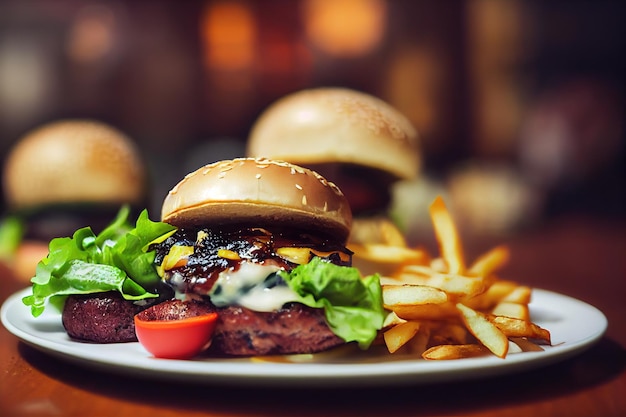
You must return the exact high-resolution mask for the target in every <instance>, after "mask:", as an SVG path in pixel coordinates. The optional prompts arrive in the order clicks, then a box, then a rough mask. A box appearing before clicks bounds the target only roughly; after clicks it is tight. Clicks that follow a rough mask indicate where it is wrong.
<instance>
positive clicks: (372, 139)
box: [247, 88, 420, 181]
mask: <svg viewBox="0 0 626 417" xmlns="http://www.w3.org/2000/svg"><path fill="white" fill-rule="evenodd" d="M247 155H248V156H252V157H267V158H273V159H281V160H285V161H289V162H292V163H296V164H299V165H303V166H307V167H309V166H311V165H315V164H327V163H343V164H355V165H360V166H364V167H368V168H373V169H376V170H381V171H384V172H386V173H388V174H390V175H392V176H393V177H395V178H397V179H411V178H413V177H415V176H416V175H417V173H418V171H419V168H420V153H419V147H418V136H417V132H416V130H415V128H414V127H413V126H412V124H411V122H410V121H409V120H408V119H407V118H406V117H405V116H404V115H402V114H401V113H400V112H398V111H397V110H396V109H395V108H393V107H392V106H391V105H389V104H388V103H386V102H384V101H382V100H380V99H378V98H376V97H373V96H371V95H368V94H364V93H361V92H358V91H354V90H350V89H345V88H317V89H310V90H302V91H299V92H296V93H292V94H290V95H287V96H285V97H283V98H282V99H279V100H278V101H276V102H275V103H273V104H272V105H270V106H269V107H268V108H267V109H266V110H265V111H264V112H263V113H262V114H261V115H260V116H259V118H258V119H257V121H256V122H255V124H254V125H253V127H252V129H251V132H250V136H249V139H248V147H247ZM329 179H331V180H333V181H334V179H333V178H332V177H331V178H329Z"/></svg>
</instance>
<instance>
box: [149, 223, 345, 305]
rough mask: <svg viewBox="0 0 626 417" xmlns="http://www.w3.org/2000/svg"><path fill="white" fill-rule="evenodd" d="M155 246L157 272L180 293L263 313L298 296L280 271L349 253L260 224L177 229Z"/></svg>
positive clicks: (341, 263) (338, 258) (342, 258)
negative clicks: (274, 230)
mask: <svg viewBox="0 0 626 417" xmlns="http://www.w3.org/2000/svg"><path fill="white" fill-rule="evenodd" d="M155 249H156V253H157V256H156V263H157V264H158V265H160V266H159V273H160V274H161V276H162V277H163V279H164V281H165V282H167V283H168V284H170V285H171V286H172V287H173V288H174V290H175V291H176V292H177V294H178V295H179V296H180V297H181V298H197V297H209V298H210V300H211V303H213V304H214V305H215V306H216V307H228V306H233V305H236V306H241V307H245V308H248V309H250V310H254V311H261V312H269V311H275V310H278V309H280V308H281V307H282V306H283V305H285V304H287V303H289V302H295V301H298V300H299V299H300V297H299V296H298V294H296V293H295V292H294V291H293V290H292V289H291V288H290V287H289V286H288V285H287V283H286V282H285V281H284V280H283V278H282V277H281V274H280V273H279V272H280V271H286V272H289V271H291V270H292V269H294V268H295V267H297V266H298V265H304V264H307V263H308V262H309V261H310V260H311V259H312V258H313V257H319V258H321V259H322V260H324V261H325V262H329V263H332V264H335V265H339V266H350V265H351V261H352V253H351V252H350V251H349V250H348V249H347V248H345V247H344V246H342V245H338V244H335V243H332V242H330V241H328V240H323V239H319V238H315V237H313V236H311V235H308V234H290V233H285V232H280V233H271V232H270V231H268V230H266V229H261V228H251V229H244V230H240V229H238V230H233V231H214V230H210V229H200V230H191V229H179V230H177V231H176V233H175V234H173V235H172V236H170V237H169V238H168V239H166V240H165V241H164V242H163V243H161V244H159V245H157V246H156V248H155Z"/></svg>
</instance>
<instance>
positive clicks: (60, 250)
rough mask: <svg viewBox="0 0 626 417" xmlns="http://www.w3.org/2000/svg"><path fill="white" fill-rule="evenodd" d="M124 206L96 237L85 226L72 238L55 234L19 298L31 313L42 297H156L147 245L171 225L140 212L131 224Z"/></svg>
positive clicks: (56, 301) (54, 300)
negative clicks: (28, 287)
mask: <svg viewBox="0 0 626 417" xmlns="http://www.w3.org/2000/svg"><path fill="white" fill-rule="evenodd" d="M129 213H130V209H129V208H128V206H124V207H122V209H121V210H120V211H119V213H118V215H117V217H116V218H115V219H114V220H113V222H112V223H111V224H110V225H109V226H107V227H106V228H105V229H104V230H102V232H100V233H99V234H98V235H96V234H94V232H93V231H92V230H91V228H90V227H84V228H82V229H78V230H77V231H75V232H74V234H73V236H72V237H61V238H55V239H52V240H51V241H50V244H49V246H48V250H49V253H48V256H47V257H46V258H44V259H42V260H41V261H40V262H39V264H38V265H37V270H36V274H35V276H34V277H33V278H32V279H31V282H32V294H31V295H28V296H26V297H24V298H23V299H22V302H23V303H24V304H25V305H27V306H30V308H31V313H32V315H33V316H35V317H37V316H39V315H41V313H43V311H44V309H45V305H46V301H48V300H49V301H50V303H51V304H52V305H55V306H62V304H63V301H64V299H65V297H66V296H67V295H70V294H90V293H95V292H105V291H111V290H116V291H119V292H120V294H121V295H122V296H123V297H124V298H125V299H127V300H140V299H145V298H154V297H157V296H158V294H156V293H155V292H156V290H157V288H158V286H159V284H160V281H161V280H160V277H159V275H158V273H157V271H156V268H155V266H154V258H155V256H156V254H155V253H154V252H153V251H150V250H149V249H148V248H149V244H150V242H152V241H154V240H155V239H159V238H160V237H161V236H162V235H165V234H170V233H172V232H173V231H174V230H176V228H175V227H174V226H172V225H169V224H167V223H162V222H153V221H151V220H150V219H149V217H148V212H147V210H143V211H142V212H141V214H140V215H139V218H138V219H137V222H136V224H135V227H133V226H132V225H131V224H130V223H129V222H128V216H129Z"/></svg>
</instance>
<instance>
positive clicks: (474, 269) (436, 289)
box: [352, 197, 550, 360]
mask: <svg viewBox="0 0 626 417" xmlns="http://www.w3.org/2000/svg"><path fill="white" fill-rule="evenodd" d="M430 216H431V219H432V222H433V226H434V230H435V235H436V238H437V242H438V244H439V249H440V253H441V256H440V257H431V256H430V255H429V254H428V253H427V252H426V251H425V250H422V249H411V248H408V247H406V246H405V247H400V246H386V247H384V248H381V247H380V246H381V245H376V247H368V245H367V244H359V245H356V246H355V247H354V248H352V250H354V251H355V256H356V257H359V258H367V259H369V260H370V261H373V262H376V260H379V261H380V262H381V264H382V263H384V266H385V269H386V271H391V272H389V273H387V274H386V275H385V276H383V277H381V285H382V290H383V303H384V305H385V308H386V309H387V310H388V311H389V315H388V316H387V320H386V322H385V325H384V328H383V339H384V343H385V345H386V346H387V349H388V350H389V352H391V353H394V352H404V353H409V354H414V355H421V357H422V358H424V359H430V360H442V359H460V358H468V357H474V356H481V355H489V354H494V355H496V356H498V357H500V358H505V357H506V356H507V354H508V353H511V352H514V351H516V352H520V351H532V350H542V348H541V346H540V345H541V344H548V345H549V344H550V332H549V331H548V330H546V329H543V328H541V327H539V326H538V325H536V324H534V323H532V322H531V321H530V314H529V309H528V304H529V302H530V298H531V289H530V288H529V287H527V286H524V285H519V284H517V283H515V282H512V281H507V280H503V279H500V278H499V277H498V276H497V275H496V273H497V271H498V270H499V269H500V268H501V267H502V266H503V265H505V264H506V262H507V261H508V259H509V251H508V248H506V247H505V246H498V247H496V248H494V249H492V250H490V251H488V252H487V253H485V254H484V255H482V256H480V257H479V258H478V259H476V260H475V261H474V262H473V263H472V264H470V265H469V266H468V265H466V262H465V257H464V254H463V247H462V244H461V240H460V238H459V234H458V231H457V228H456V225H455V223H454V221H453V219H452V217H451V215H450V213H449V211H448V209H447V207H446V205H445V203H444V201H443V199H442V198H441V197H437V198H436V199H435V201H434V202H433V203H432V204H431V206H430ZM374 252H377V253H378V254H379V257H378V258H376V257H375V256H374V255H373V253H374ZM380 254H382V255H380ZM383 259H384V260H383ZM392 263H393V264H394V265H395V268H392V269H390V268H389V265H390V264H392Z"/></svg>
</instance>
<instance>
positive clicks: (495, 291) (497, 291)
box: [463, 280, 518, 310]
mask: <svg viewBox="0 0 626 417" xmlns="http://www.w3.org/2000/svg"><path fill="white" fill-rule="evenodd" d="M517 287H518V284H517V283H515V282H513V281H506V280H496V281H494V282H493V283H491V285H488V286H487V289H486V290H485V291H484V292H483V293H481V294H478V295H477V296H475V297H471V298H468V299H466V300H464V301H463V304H465V305H466V306H468V307H471V308H473V309H474V310H488V309H491V308H493V307H494V306H495V305H496V304H498V303H499V302H500V301H502V299H504V298H505V297H506V296H507V295H509V294H511V293H512V292H513V291H515V289H516V288H517Z"/></svg>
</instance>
